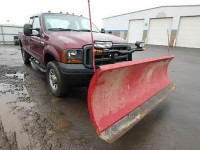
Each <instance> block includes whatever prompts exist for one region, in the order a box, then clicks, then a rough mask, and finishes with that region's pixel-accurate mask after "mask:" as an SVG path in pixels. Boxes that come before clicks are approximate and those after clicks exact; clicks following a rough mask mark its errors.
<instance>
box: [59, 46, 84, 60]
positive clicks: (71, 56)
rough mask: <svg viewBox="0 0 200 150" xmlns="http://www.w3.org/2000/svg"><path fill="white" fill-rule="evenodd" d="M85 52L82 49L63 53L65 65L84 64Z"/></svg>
mask: <svg viewBox="0 0 200 150" xmlns="http://www.w3.org/2000/svg"><path fill="white" fill-rule="evenodd" d="M82 58H83V50H82V49H70V50H65V51H63V55H62V62H63V63H82Z"/></svg>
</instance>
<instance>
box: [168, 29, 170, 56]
mask: <svg viewBox="0 0 200 150" xmlns="http://www.w3.org/2000/svg"><path fill="white" fill-rule="evenodd" d="M167 38H168V54H169V55H170V51H169V49H170V47H169V43H170V37H169V30H168V29H167Z"/></svg>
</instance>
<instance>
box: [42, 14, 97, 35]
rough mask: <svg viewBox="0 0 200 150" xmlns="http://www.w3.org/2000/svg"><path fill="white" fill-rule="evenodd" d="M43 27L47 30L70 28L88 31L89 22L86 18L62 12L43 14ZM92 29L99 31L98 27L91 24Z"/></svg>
mask: <svg viewBox="0 0 200 150" xmlns="http://www.w3.org/2000/svg"><path fill="white" fill-rule="evenodd" d="M44 22H45V28H46V29H47V30H49V31H56V30H59V31H61V30H62V29H63V30H66V29H70V30H77V31H83V30H84V31H90V22H89V20H88V19H86V18H83V17H79V16H73V15H64V14H45V15H44ZM93 31H94V32H99V30H98V28H97V27H96V26H95V25H94V24H93Z"/></svg>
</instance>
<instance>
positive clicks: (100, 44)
mask: <svg viewBox="0 0 200 150" xmlns="http://www.w3.org/2000/svg"><path fill="white" fill-rule="evenodd" d="M112 45H113V44H112V42H110V41H94V47H95V48H96V49H104V48H111V47H112Z"/></svg>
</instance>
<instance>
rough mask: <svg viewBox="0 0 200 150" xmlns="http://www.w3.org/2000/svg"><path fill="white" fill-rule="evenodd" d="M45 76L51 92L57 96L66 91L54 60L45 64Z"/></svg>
mask: <svg viewBox="0 0 200 150" xmlns="http://www.w3.org/2000/svg"><path fill="white" fill-rule="evenodd" d="M46 76H47V81H48V85H49V87H50V90H51V92H52V93H53V94H54V95H55V96H58V97H61V96H64V95H65V94H66V92H67V91H66V89H67V86H66V84H65V82H64V80H63V78H62V75H61V72H60V70H59V69H58V66H57V63H56V61H51V62H49V63H48V64H47V72H46Z"/></svg>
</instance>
